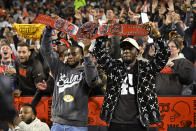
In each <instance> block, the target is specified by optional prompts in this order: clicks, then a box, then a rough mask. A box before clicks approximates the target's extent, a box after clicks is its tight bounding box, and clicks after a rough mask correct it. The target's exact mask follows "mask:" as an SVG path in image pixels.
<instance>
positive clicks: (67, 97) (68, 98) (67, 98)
mask: <svg viewBox="0 0 196 131" xmlns="http://www.w3.org/2000/svg"><path fill="white" fill-rule="evenodd" d="M63 100H64V101H65V102H72V101H73V100H74V97H73V96H72V95H64V97H63Z"/></svg>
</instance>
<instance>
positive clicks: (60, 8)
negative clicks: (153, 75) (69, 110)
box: [0, 0, 196, 106]
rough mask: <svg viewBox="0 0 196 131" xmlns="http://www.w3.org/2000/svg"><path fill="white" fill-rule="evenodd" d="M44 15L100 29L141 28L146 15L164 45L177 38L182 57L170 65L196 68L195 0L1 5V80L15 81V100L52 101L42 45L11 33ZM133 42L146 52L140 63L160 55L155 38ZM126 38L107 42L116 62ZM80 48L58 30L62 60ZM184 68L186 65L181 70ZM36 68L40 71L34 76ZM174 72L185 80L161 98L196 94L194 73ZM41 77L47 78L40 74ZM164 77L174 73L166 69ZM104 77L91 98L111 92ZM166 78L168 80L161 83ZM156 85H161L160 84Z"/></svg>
mask: <svg viewBox="0 0 196 131" xmlns="http://www.w3.org/2000/svg"><path fill="white" fill-rule="evenodd" d="M39 14H44V15H51V14H56V15H58V16H60V17H61V18H63V19H66V20H68V21H70V22H71V23H73V24H75V25H77V26H78V27H80V26H82V25H83V24H84V23H86V22H88V21H92V22H95V23H98V24H129V25H138V24H143V23H144V21H143V19H142V14H146V15H147V17H148V21H151V22H152V23H153V24H154V26H155V27H156V28H157V29H159V32H160V35H161V36H162V38H163V40H164V41H165V42H168V41H170V40H171V39H172V40H173V39H174V38H176V39H175V41H174V43H175V45H173V47H172V45H170V46H171V51H172V48H175V47H176V48H177V49H178V51H177V56H176V57H175V58H171V59H170V61H172V60H174V59H179V58H185V59H187V60H188V61H189V62H190V63H191V64H193V65H194V68H196V0H75V1H74V0H34V1H32V0H0V49H1V50H0V54H1V62H0V63H1V65H0V67H1V68H0V74H1V75H2V76H1V77H4V75H5V74H9V76H11V77H12V78H13V85H12V86H13V91H15V92H16V96H17V95H18V94H19V95H21V96H34V100H33V102H32V104H33V105H35V106H36V105H37V103H38V102H39V99H40V98H41V96H43V95H47V96H51V94H52V89H53V84H54V82H53V78H52V74H51V73H50V69H49V67H48V65H47V63H46V62H45V61H44V59H43V57H42V56H41V54H40V51H39V48H40V44H41V43H40V42H39V41H33V40H27V39H25V38H23V37H21V36H20V35H19V34H17V32H16V31H14V30H13V29H12V25H13V24H14V23H18V24H31V23H32V21H33V20H35V18H36V17H37V16H38V15H39ZM130 37H133V38H134V39H135V40H136V41H137V42H138V44H139V45H140V47H142V50H143V51H142V54H141V57H140V59H142V60H144V61H148V60H150V59H151V57H152V56H153V54H154V53H155V50H156V45H154V44H153V39H152V38H150V35H149V36H143V37H134V36H130ZM124 38H125V37H124V36H107V37H105V41H104V42H105V46H106V49H107V50H108V51H109V52H110V54H111V56H112V57H113V58H114V59H119V58H120V53H121V52H120V44H119V43H120V41H122V40H123V39H124ZM92 42H93V40H92ZM170 42H171V41H170ZM22 43H23V44H22ZM75 43H80V42H79V41H78V42H76V41H74V40H73V39H72V38H71V37H70V36H68V35H67V34H65V33H63V32H59V31H57V30H53V48H54V50H55V51H56V52H57V54H58V56H59V59H61V60H62V61H64V62H65V63H66V59H67V48H69V46H70V45H72V44H75ZM25 44H27V46H28V47H29V50H28V49H27V50H25V51H26V53H27V54H23V55H21V53H22V51H24V50H18V49H20V47H24V46H26V45H25ZM6 47H8V48H6ZM28 51H31V53H30V54H28ZM7 58H9V61H7ZM92 58H93V60H94V62H95V63H96V60H95V58H94V57H93V56H92ZM4 60H5V61H4ZM32 61H33V62H32ZM169 64H170V63H169V62H168V65H169ZM182 65H183V64H182V63H181V64H180V65H178V66H182ZM4 66H6V67H7V69H5V68H4ZM97 67H98V69H99V66H98V65H97ZM34 69H36V71H37V72H35V71H33V70H34ZM176 70H177V71H176ZM25 71H26V72H28V73H26V72H25ZM175 71H176V72H175ZM175 71H173V72H175V73H179V74H180V75H182V76H183V77H181V76H180V75H179V80H178V82H177V83H178V84H177V85H178V87H175V88H174V90H171V89H169V88H168V89H167V88H166V89H163V88H162V87H160V86H159V87H158V88H157V89H158V94H159V95H161V94H163V95H194V94H196V89H195V88H194V87H195V82H196V81H195V77H196V73H195V72H194V71H193V73H191V74H190V73H189V74H188V75H185V74H186V66H185V67H184V68H180V67H176V69H175ZM40 72H41V74H42V75H38V74H40ZM163 72H164V71H163ZM163 72H162V73H163ZM165 72H166V73H168V74H169V71H168V70H167V69H166V71H165ZM165 72H164V73H165ZM99 73H100V74H99V75H100V79H101V82H100V85H99V87H98V88H94V90H93V91H92V92H91V94H90V95H91V96H103V95H104V90H106V88H107V85H106V81H107V76H106V74H104V72H103V71H101V70H99ZM24 75H25V77H24ZM190 75H191V76H190ZM26 76H28V77H26ZM184 76H186V78H185V77H184ZM161 78H163V77H159V78H158V79H161ZM42 80H45V81H46V82H47V83H48V84H47V85H48V86H49V87H48V90H46V91H40V90H38V89H37V88H36V83H38V82H40V81H42ZM159 81H161V80H159ZM157 83H158V85H160V82H157ZM174 85H176V84H174ZM165 86H167V85H165ZM171 86H172V85H171ZM17 93H18V94H17Z"/></svg>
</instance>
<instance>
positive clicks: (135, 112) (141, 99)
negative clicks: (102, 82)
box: [85, 28, 170, 131]
mask: <svg viewBox="0 0 196 131" xmlns="http://www.w3.org/2000/svg"><path fill="white" fill-rule="evenodd" d="M152 32H153V34H159V33H158V30H157V29H155V28H152ZM102 41H103V39H101V38H99V39H97V41H96V43H95V45H94V46H95V47H94V48H93V54H94V56H95V57H96V59H97V62H98V64H99V66H100V67H101V68H102V69H103V70H104V71H105V73H106V74H107V77H108V80H107V89H106V95H105V97H104V102H103V106H102V110H101V116H100V117H101V119H103V120H104V121H106V122H107V123H109V124H110V126H109V131H129V130H132V131H145V130H147V129H146V126H148V125H151V124H154V123H158V122H160V121H161V116H160V111H159V105H158V101H157V95H156V90H155V76H156V74H157V73H159V71H160V70H161V69H162V68H163V67H164V65H165V64H166V62H167V60H168V57H169V55H170V51H169V48H168V47H167V45H166V44H165V43H163V41H162V39H161V38H160V35H154V41H156V44H158V46H159V49H158V51H157V52H156V54H155V55H154V58H152V61H149V62H144V61H139V60H137V57H138V55H139V46H138V44H137V42H136V41H135V40H134V39H132V38H126V39H124V40H123V41H122V42H121V44H120V46H121V52H122V61H120V60H114V59H112V58H111V57H110V55H109V54H107V52H106V49H103V48H102V46H101V45H102ZM86 44H87V45H88V44H89V45H90V42H89V43H88V42H87V43H85V45H86ZM92 46H93V44H92V45H91V47H90V48H92ZM142 125H143V126H142Z"/></svg>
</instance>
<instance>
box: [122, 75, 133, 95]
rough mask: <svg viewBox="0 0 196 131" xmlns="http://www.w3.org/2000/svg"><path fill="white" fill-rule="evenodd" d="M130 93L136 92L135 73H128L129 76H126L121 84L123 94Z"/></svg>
mask: <svg viewBox="0 0 196 131" xmlns="http://www.w3.org/2000/svg"><path fill="white" fill-rule="evenodd" d="M128 94H135V92H134V88H133V74H128V77H127V76H126V77H125V79H124V81H123V83H122V86H121V95H128Z"/></svg>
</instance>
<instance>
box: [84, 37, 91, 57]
mask: <svg viewBox="0 0 196 131" xmlns="http://www.w3.org/2000/svg"><path fill="white" fill-rule="evenodd" d="M82 43H83V44H84V49H83V51H84V55H87V54H88V53H89V51H88V49H89V47H90V45H91V40H90V39H84V40H82Z"/></svg>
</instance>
